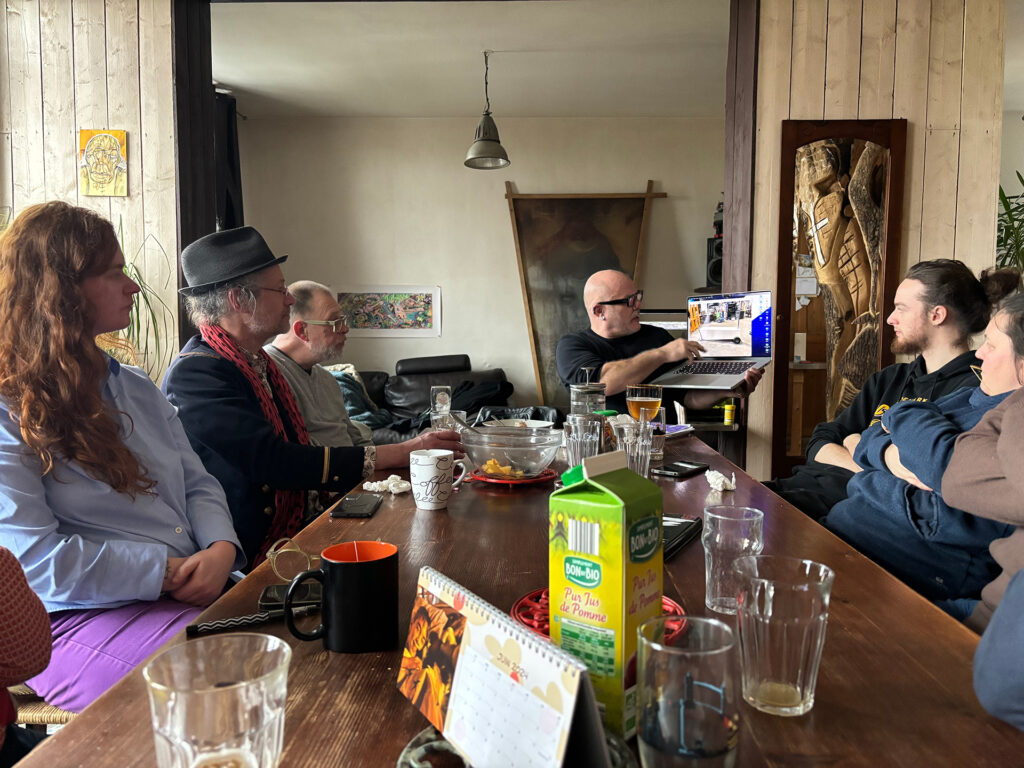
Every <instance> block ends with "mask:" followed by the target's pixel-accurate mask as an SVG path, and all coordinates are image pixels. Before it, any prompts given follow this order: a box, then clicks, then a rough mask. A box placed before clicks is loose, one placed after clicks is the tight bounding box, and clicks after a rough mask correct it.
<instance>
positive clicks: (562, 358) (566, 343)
mask: <svg viewBox="0 0 1024 768" xmlns="http://www.w3.org/2000/svg"><path fill="white" fill-rule="evenodd" d="M672 339H673V337H672V334H671V333H669V332H668V331H666V330H665V329H664V328H659V327H657V326H654V325H641V326H640V330H639V331H637V332H636V333H631V334H629V335H628V336H620V337H618V338H615V339H606V338H605V337H604V336H598V335H597V334H596V333H594V332H593V331H592V330H590V329H589V328H584V329H583V330H582V331H574V332H572V333H567V334H566V335H565V336H563V337H562V338H561V339H559V340H558V346H557V347H556V348H555V365H557V366H558V376H559V378H561V380H562V383H563V384H564V385H565V386H566V388H568V387H569V385H570V384H582V383H584V382H585V381H586V380H587V376H586V374H585V373H584V372H583V371H582V370H581V369H582V368H593V369H594V372H593V373H592V374H591V381H597V379H598V376H599V374H600V372H601V366H602V365H604V364H605V363H610V362H613V361H615V360H626V359H628V358H630V357H636V356H637V355H639V354H640V353H641V352H646V351H647V350H649V349H654V348H656V347H660V346H662V345H664V344H668V343H669V342H670V341H672ZM672 365H673V363H667V364H666V365H663V366H661V367H660V368H658V369H657V370H655V371H654V372H653V373H652V374H651V375H650V376H648V377H647V380H650V379H653V378H654V377H656V376H659V375H661V374H662V373H663V372H664V371H667V370H668V369H669V368H670V367H671V366H672ZM636 383H637V384H642V383H643V382H640V381H638V382H636ZM606 402H607V405H608V408H614V409H615V410H616V411H618V412H619V413H625V412H626V393H625V392H620V393H618V394H617V395H609V396H608V399H607V401H606Z"/></svg>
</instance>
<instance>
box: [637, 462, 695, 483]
mask: <svg viewBox="0 0 1024 768" xmlns="http://www.w3.org/2000/svg"><path fill="white" fill-rule="evenodd" d="M707 468H708V465H707V464H705V463H704V462H701V461H673V462H672V463H671V464H666V465H665V466H663V467H651V474H652V475H663V476H665V477H674V478H676V479H677V480H682V479H683V478H684V477H690V476H691V475H699V474H700V473H701V472H704V471H706V470H707Z"/></svg>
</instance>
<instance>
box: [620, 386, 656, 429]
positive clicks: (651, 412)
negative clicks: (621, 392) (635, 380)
mask: <svg viewBox="0 0 1024 768" xmlns="http://www.w3.org/2000/svg"><path fill="white" fill-rule="evenodd" d="M660 407H661V385H660V384H630V385H629V386H627V387H626V408H627V409H629V415H630V416H632V417H633V418H634V419H636V420H637V421H651V420H652V419H653V418H654V417H655V416H657V414H658V409H659V408H660Z"/></svg>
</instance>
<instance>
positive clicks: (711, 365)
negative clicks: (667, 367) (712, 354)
mask: <svg viewBox="0 0 1024 768" xmlns="http://www.w3.org/2000/svg"><path fill="white" fill-rule="evenodd" d="M749 367H750V361H749V360H693V361H691V362H688V363H686V364H685V365H683V366H682V367H681V368H676V370H675V372H676V373H704V374H712V375H716V376H721V375H725V376H729V375H732V374H740V373H743V372H744V371H746V370H747V368H749Z"/></svg>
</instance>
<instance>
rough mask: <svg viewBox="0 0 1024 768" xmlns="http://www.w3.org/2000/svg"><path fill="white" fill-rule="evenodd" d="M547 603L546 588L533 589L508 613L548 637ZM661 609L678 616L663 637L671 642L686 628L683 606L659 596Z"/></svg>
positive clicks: (549, 626)
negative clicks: (673, 626)
mask: <svg viewBox="0 0 1024 768" xmlns="http://www.w3.org/2000/svg"><path fill="white" fill-rule="evenodd" d="M549 603H550V600H549V599H548V590H547V588H544V589H535V590H533V592H527V593H526V594H525V595H523V596H522V597H520V598H519V599H518V600H516V602H515V605H513V606H512V610H511V611H509V613H511V614H512V618H513V619H515V620H516V621H518V622H519V623H520V624H522V625H523V626H525V627H528V628H529V629H532V630H533V631H534V632H536V633H537V634H538V635H542V636H543V637H548V636H549V635H550V629H551V622H550V613H549ZM661 610H662V611H663V612H664V614H665V615H666V616H679V617H680V621H679V624H678V626H677V627H675V628H674V629H673V630H672V631H670V632H669V633H668V636H667V637H666V638H665V642H666V643H671V640H672V639H673V638H675V637H678V636H679V633H680V632H682V631H683V630H684V629H685V628H686V619H685V618H683V617H684V616H686V613H685V611H683V606H681V605H680V604H679V603H677V602H676V601H675V600H673V599H672V598H671V597H664V596H663V597H662V598H661Z"/></svg>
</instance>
